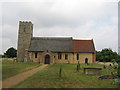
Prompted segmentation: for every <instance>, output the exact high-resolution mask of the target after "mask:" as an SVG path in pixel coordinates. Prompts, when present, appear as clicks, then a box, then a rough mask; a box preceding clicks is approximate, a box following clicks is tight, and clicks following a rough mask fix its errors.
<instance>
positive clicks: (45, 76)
mask: <svg viewBox="0 0 120 90" xmlns="http://www.w3.org/2000/svg"><path fill="white" fill-rule="evenodd" d="M40 65H41V64H38V63H30V62H14V63H13V61H12V60H7V59H5V60H3V62H2V76H3V80H4V79H6V78H9V77H11V76H14V75H17V74H19V73H22V72H25V71H29V70H31V69H33V68H36V67H39V66H40ZM60 66H61V67H62V68H61V77H60V74H59V73H60ZM76 67H77V64H68V63H63V64H50V65H48V66H47V67H45V68H44V69H42V70H41V71H38V72H37V73H35V74H33V75H32V76H30V77H28V78H27V79H25V80H24V81H22V82H20V83H18V84H17V85H15V86H14V87H13V88H116V87H117V85H116V84H115V83H114V80H113V79H102V80H101V79H99V76H100V75H86V74H84V73H83V72H84V71H83V69H84V68H102V70H101V75H111V72H112V71H113V70H114V69H112V67H111V66H106V68H105V69H104V68H103V65H101V64H89V65H87V64H80V69H79V71H77V68H76Z"/></svg>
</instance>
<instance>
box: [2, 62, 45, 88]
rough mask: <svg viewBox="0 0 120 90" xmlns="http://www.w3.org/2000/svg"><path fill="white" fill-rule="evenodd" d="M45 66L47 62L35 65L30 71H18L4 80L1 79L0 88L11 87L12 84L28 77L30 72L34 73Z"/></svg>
mask: <svg viewBox="0 0 120 90" xmlns="http://www.w3.org/2000/svg"><path fill="white" fill-rule="evenodd" d="M46 66H47V64H43V65H42V66H40V67H37V68H35V69H32V70H30V71H27V72H23V73H20V74H18V75H15V76H12V77H10V78H7V79H5V80H3V81H2V88H11V87H13V86H14V85H16V84H18V83H19V82H21V81H23V80H25V79H26V78H28V77H29V76H31V75H32V74H34V73H36V72H38V71H40V70H42V69H43V68H45V67H46Z"/></svg>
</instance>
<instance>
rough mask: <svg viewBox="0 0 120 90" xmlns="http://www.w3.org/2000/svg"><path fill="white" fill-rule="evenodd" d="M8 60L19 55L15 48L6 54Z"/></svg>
mask: <svg viewBox="0 0 120 90" xmlns="http://www.w3.org/2000/svg"><path fill="white" fill-rule="evenodd" d="M4 55H6V56H7V57H8V58H13V57H16V55H17V50H16V49H15V48H13V47H11V48H9V49H8V50H7V51H6V53H4Z"/></svg>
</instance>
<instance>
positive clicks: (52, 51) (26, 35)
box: [17, 21, 96, 64]
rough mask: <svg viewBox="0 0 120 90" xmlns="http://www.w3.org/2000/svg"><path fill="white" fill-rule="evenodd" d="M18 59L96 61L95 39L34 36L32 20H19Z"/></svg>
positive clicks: (72, 61)
mask: <svg viewBox="0 0 120 90" xmlns="http://www.w3.org/2000/svg"><path fill="white" fill-rule="evenodd" d="M17 61H18V62H38V63H40V64H54V63H78V62H79V63H95V62H96V51H95V46H94V42H93V39H91V40H80V39H74V38H72V37H33V24H32V22H30V21H19V32H18V45H17Z"/></svg>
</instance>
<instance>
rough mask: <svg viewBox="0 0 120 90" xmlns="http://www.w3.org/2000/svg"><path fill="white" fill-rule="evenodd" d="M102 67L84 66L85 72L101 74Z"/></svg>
mask: <svg viewBox="0 0 120 90" xmlns="http://www.w3.org/2000/svg"><path fill="white" fill-rule="evenodd" d="M101 70H102V68H84V74H90V75H100V74H101Z"/></svg>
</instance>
